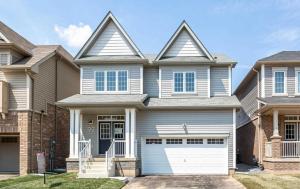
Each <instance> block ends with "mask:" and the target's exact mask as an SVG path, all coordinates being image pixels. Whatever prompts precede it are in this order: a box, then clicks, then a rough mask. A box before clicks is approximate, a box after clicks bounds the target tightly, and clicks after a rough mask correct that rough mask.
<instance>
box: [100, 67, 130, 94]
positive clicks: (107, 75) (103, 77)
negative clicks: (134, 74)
mask: <svg viewBox="0 0 300 189" xmlns="http://www.w3.org/2000/svg"><path fill="white" fill-rule="evenodd" d="M127 82H128V71H126V70H122V71H101V72H96V73H95V85H96V91H99V92H104V91H109V92H110V91H127V87H128V86H127Z"/></svg>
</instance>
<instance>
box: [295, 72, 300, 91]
mask: <svg viewBox="0 0 300 189" xmlns="http://www.w3.org/2000/svg"><path fill="white" fill-rule="evenodd" d="M298 73H300V67H295V95H297V96H300V92H299V91H300V90H299V89H298V84H299V83H298V80H299V78H298Z"/></svg>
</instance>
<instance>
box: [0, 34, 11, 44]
mask: <svg viewBox="0 0 300 189" xmlns="http://www.w3.org/2000/svg"><path fill="white" fill-rule="evenodd" d="M0 37H1V38H2V39H4V41H5V42H6V43H10V41H9V40H8V39H7V38H6V37H5V35H3V34H2V33H1V32H0Z"/></svg>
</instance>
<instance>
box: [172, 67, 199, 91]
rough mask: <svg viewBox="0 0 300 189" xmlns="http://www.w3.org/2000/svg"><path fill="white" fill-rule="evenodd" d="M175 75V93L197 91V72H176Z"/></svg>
mask: <svg viewBox="0 0 300 189" xmlns="http://www.w3.org/2000/svg"><path fill="white" fill-rule="evenodd" d="M173 77H174V78H173V81H174V90H173V91H174V92H175V93H191V92H195V72H175V73H174V76H173Z"/></svg>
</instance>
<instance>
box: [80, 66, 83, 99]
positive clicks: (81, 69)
mask: <svg viewBox="0 0 300 189" xmlns="http://www.w3.org/2000/svg"><path fill="white" fill-rule="evenodd" d="M82 73H83V68H82V67H80V94H82Z"/></svg>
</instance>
